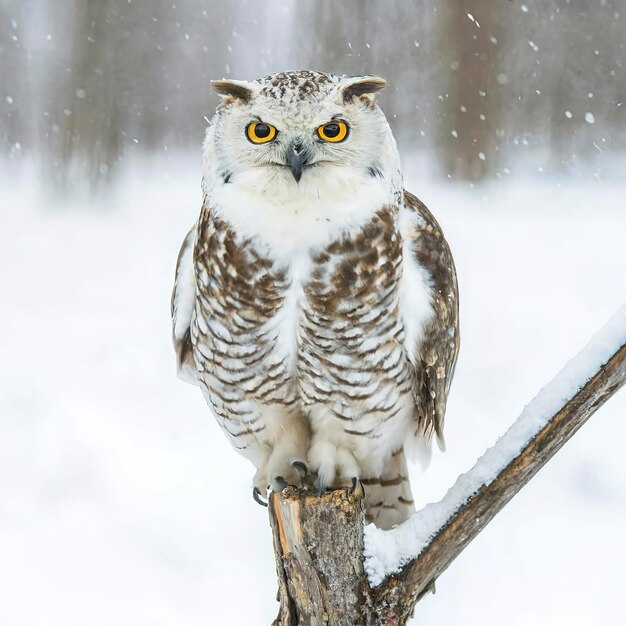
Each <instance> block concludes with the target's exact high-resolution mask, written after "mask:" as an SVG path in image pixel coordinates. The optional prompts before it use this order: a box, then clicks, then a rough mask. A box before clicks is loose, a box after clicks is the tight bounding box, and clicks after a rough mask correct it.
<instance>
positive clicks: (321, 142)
mask: <svg viewBox="0 0 626 626" xmlns="http://www.w3.org/2000/svg"><path fill="white" fill-rule="evenodd" d="M385 84H386V83H385V81H384V80H383V79H382V78H378V77H376V76H359V77H345V76H335V75H332V74H325V73H321V72H312V71H297V72H284V73H279V74H272V75H270V76H267V77H265V78H262V79H259V80H255V81H252V82H247V81H238V80H218V81H214V82H213V86H214V88H215V90H216V91H217V92H218V93H219V94H220V96H221V97H222V102H221V104H220V106H219V107H218V110H217V113H216V115H215V117H214V119H213V121H212V123H211V127H210V128H209V131H208V133H207V139H206V144H205V160H206V161H207V163H205V166H206V167H207V168H208V170H207V171H208V172H210V173H211V177H212V178H213V179H214V181H213V182H212V184H229V183H231V182H236V183H237V184H238V185H241V186H243V187H245V188H249V189H255V190H259V191H263V190H266V189H270V188H274V189H275V188H276V186H277V185H279V186H281V187H283V188H292V189H293V190H294V191H296V190H302V189H309V190H311V189H314V190H319V187H320V185H322V184H325V185H328V184H331V185H337V186H341V185H346V184H355V180H356V179H357V178H360V177H378V178H381V179H382V178H384V177H385V176H387V175H389V176H392V175H393V172H395V171H397V170H399V163H398V156H397V150H396V146H395V141H394V140H393V136H392V135H391V130H390V128H389V125H388V123H387V120H386V118H385V116H384V114H383V112H382V111H381V110H380V108H379V107H378V106H377V105H376V104H375V102H374V97H375V94H376V93H377V92H378V91H380V90H381V89H383V88H384V87H385ZM390 170H393V172H391V171H390Z"/></svg>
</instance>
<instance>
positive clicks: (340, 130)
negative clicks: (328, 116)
mask: <svg viewBox="0 0 626 626" xmlns="http://www.w3.org/2000/svg"><path fill="white" fill-rule="evenodd" d="M317 134H318V135H319V138H320V139H323V140H324V141H330V142H331V143H339V142H340V141H343V140H344V139H345V138H346V137H347V136H348V125H347V124H346V123H345V122H343V121H342V120H334V121H332V122H328V124H324V125H323V126H320V127H319V128H318V129H317Z"/></svg>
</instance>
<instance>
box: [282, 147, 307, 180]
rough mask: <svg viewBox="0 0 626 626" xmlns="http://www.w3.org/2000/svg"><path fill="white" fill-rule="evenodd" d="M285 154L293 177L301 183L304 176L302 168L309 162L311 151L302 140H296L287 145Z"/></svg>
mask: <svg viewBox="0 0 626 626" xmlns="http://www.w3.org/2000/svg"><path fill="white" fill-rule="evenodd" d="M285 156H286V159H287V163H288V164H289V167H290V168H291V173H292V174H293V177H294V178H295V180H296V182H297V183H299V182H300V179H301V178H302V170H303V169H304V167H305V165H307V163H308V162H309V151H308V150H307V149H306V148H305V147H304V145H303V143H302V141H300V140H295V141H293V142H291V143H290V144H289V145H288V146H287V154H286V155H285Z"/></svg>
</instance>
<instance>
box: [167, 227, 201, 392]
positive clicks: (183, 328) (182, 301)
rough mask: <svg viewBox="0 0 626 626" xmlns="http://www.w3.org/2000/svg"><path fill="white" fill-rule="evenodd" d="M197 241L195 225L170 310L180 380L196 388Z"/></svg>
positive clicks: (186, 242) (182, 254)
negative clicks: (193, 322)
mask: <svg viewBox="0 0 626 626" xmlns="http://www.w3.org/2000/svg"><path fill="white" fill-rule="evenodd" d="M195 241H196V226H195V225H194V226H193V228H192V229H191V230H190V231H189V232H188V233H187V236H186V237H185V240H184V241H183V245H182V246H181V248H180V252H179V253H178V261H177V262H176V277H175V279H174V290H173V292H172V307H171V315H172V336H173V340H174V349H175V350H176V365H177V370H178V377H179V378H181V379H182V380H184V381H185V382H188V383H191V384H193V385H197V384H198V374H197V371H196V363H195V361H194V358H193V349H192V345H191V319H192V314H193V309H194V305H195V300H196V277H195V273H194V267H193V248H194V244H195Z"/></svg>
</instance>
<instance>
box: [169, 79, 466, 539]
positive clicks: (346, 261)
mask: <svg viewBox="0 0 626 626" xmlns="http://www.w3.org/2000/svg"><path fill="white" fill-rule="evenodd" d="M213 86H214V88H215V90H216V91H217V92H218V94H219V95H220V96H221V98H222V100H221V103H220V105H219V107H218V108H217V111H216V113H215V116H214V117H213V119H212V120H211V122H210V125H209V128H208V130H207V133H206V140H205V143H204V149H203V197H204V202H203V206H202V209H201V212H200V215H199V218H198V221H197V223H196V224H195V225H194V226H193V227H192V229H191V230H190V231H189V233H188V234H187V236H186V237H185V239H184V241H183V244H182V247H181V250H180V253H179V256H178V262H177V267H176V274H175V284H174V291H173V294H172V321H173V339H174V346H175V350H176V355H177V363H178V371H179V375H180V376H181V378H183V379H184V380H187V381H189V382H191V383H194V384H196V385H198V386H199V387H200V389H201V390H202V393H203V395H204V397H205V399H206V401H207V403H208V404H209V406H210V408H211V410H212V413H213V414H214V416H215V418H216V419H217V421H218V423H219V425H220V427H221V429H222V430H223V432H224V434H225V435H226V437H227V438H228V439H229V441H230V442H231V444H232V445H233V447H234V448H235V449H236V450H238V451H239V452H240V453H241V454H242V455H244V456H245V457H246V458H248V459H250V461H252V463H253V464H254V467H255V468H256V473H255V474H254V479H253V495H254V497H255V499H256V500H257V501H260V502H261V503H263V498H265V497H267V493H268V491H270V490H271V491H280V490H282V489H283V488H285V487H286V486H287V485H299V484H301V483H302V481H311V480H314V484H315V486H316V488H317V489H319V490H324V489H328V488H334V487H342V486H347V487H350V486H351V485H356V484H357V481H358V482H360V483H361V484H362V485H363V488H364V494H365V496H364V497H365V507H366V513H367V516H368V519H369V520H371V521H372V522H374V523H375V524H376V525H377V526H378V527H380V528H385V529H386V528H390V527H392V526H393V525H395V524H398V523H400V522H402V521H403V520H404V519H406V517H407V516H408V515H409V514H410V513H411V511H412V510H413V499H412V495H411V488H410V484H409V480H408V474H407V460H406V459H407V456H409V457H411V456H413V457H414V456H415V455H416V454H417V455H418V456H421V458H424V457H426V456H427V455H428V454H429V450H430V447H431V446H430V441H431V439H432V437H433V435H434V436H435V438H436V439H437V441H438V442H439V444H440V446H443V434H442V429H443V421H444V412H445V408H446V400H447V397H448V391H449V388H450V383H451V380H452V376H453V372H454V366H455V362H456V357H457V352H458V347H459V328H458V290H457V280H456V272H455V267H454V262H453V259H452V255H451V253H450V249H449V247H448V244H447V242H446V240H445V238H444V236H443V233H442V231H441V228H440V227H439V225H438V224H437V222H436V220H435V219H434V217H433V216H432V215H431V213H430V212H429V211H428V210H427V209H426V207H425V206H424V205H423V204H422V203H421V202H420V201H419V200H418V199H417V198H416V197H415V196H414V195H412V194H411V193H409V192H408V191H405V190H404V189H403V180H402V170H401V167H400V159H399V155H398V150H397V147H396V142H395V140H394V138H393V135H392V133H391V129H390V127H389V124H388V122H387V120H386V118H385V115H384V113H383V112H382V110H381V109H380V108H379V107H378V105H377V104H376V102H375V94H376V93H377V92H379V91H380V90H381V89H383V87H384V86H385V81H384V80H383V79H382V78H378V77H375V76H359V77H346V76H336V75H332V74H327V73H322V72H313V71H294V72H284V73H277V74H272V75H270V76H267V77H265V78H261V79H258V80H255V81H252V82H246V81H237V80H219V81H214V82H213Z"/></svg>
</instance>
